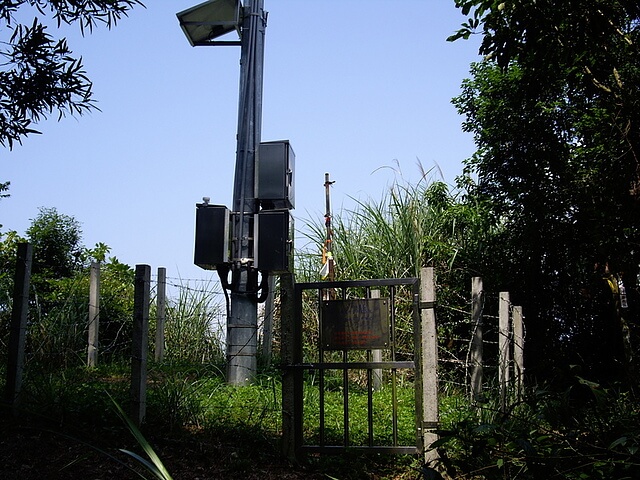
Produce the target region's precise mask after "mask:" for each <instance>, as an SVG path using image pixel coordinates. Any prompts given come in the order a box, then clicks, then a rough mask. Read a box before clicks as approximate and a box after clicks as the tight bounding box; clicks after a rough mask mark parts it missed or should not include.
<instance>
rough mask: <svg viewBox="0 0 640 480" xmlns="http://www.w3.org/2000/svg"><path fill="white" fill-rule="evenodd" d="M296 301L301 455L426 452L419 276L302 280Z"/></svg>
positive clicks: (295, 423) (294, 350)
mask: <svg viewBox="0 0 640 480" xmlns="http://www.w3.org/2000/svg"><path fill="white" fill-rule="evenodd" d="M293 300H294V302H293V304H294V305H293V306H294V321H293V325H292V331H291V332H290V339H291V345H290V347H291V351H290V352H291V356H290V360H289V364H288V365H285V369H286V370H287V371H288V375H289V378H291V379H292V384H291V386H292V390H293V405H292V408H291V411H290V413H291V415H290V418H289V421H291V426H292V427H293V432H292V433H293V445H294V448H295V454H299V453H305V452H307V453H310V452H318V453H334V452H340V451H343V450H347V449H349V450H362V451H367V452H372V453H401V454H416V453H420V452H422V450H423V446H422V442H423V438H422V434H421V432H422V428H423V427H424V423H423V418H422V416H423V414H422V412H423V409H422V401H423V400H422V392H423V389H422V378H421V377H422V375H421V368H420V362H421V354H420V352H421V351H422V348H421V341H422V334H421V321H420V308H421V307H423V305H421V303H420V281H419V279H417V278H405V279H383V280H361V281H342V282H317V283H297V284H295V287H294V299H293ZM284 341H285V339H284V338H283V343H284ZM291 417H292V418H291Z"/></svg>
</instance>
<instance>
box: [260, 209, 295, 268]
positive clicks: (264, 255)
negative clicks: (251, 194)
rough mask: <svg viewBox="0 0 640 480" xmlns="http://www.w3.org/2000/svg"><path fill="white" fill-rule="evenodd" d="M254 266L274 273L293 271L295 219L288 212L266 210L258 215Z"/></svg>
mask: <svg viewBox="0 0 640 480" xmlns="http://www.w3.org/2000/svg"><path fill="white" fill-rule="evenodd" d="M256 216H257V222H256V223H255V224H254V227H255V233H254V236H255V241H256V244H257V248H255V259H254V266H255V267H256V268H257V269H258V270H266V271H269V272H274V273H282V272H291V271H293V217H292V216H291V214H290V213H289V211H288V210H271V211H269V210H266V211H261V212H260V213H258V214H257V215H256Z"/></svg>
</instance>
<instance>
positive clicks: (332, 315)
mask: <svg viewBox="0 0 640 480" xmlns="http://www.w3.org/2000/svg"><path fill="white" fill-rule="evenodd" d="M321 314H322V344H323V348H324V349H325V350H371V349H384V348H389V343H390V335H389V299H388V298H355V299H349V300H326V301H323V302H322V311H321Z"/></svg>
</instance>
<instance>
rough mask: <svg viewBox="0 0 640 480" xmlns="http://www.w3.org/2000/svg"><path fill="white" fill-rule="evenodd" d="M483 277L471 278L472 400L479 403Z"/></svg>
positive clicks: (481, 375) (480, 390)
mask: <svg viewBox="0 0 640 480" xmlns="http://www.w3.org/2000/svg"><path fill="white" fill-rule="evenodd" d="M482 289H483V285H482V278H481V277H473V278H472V279H471V302H472V303H471V323H472V325H473V336H472V338H471V351H470V354H469V356H470V362H469V363H470V366H471V401H472V402H473V403H478V402H479V401H481V399H482V381H483V378H482V377H483V370H482V355H483V344H482V310H483V305H484V293H483V291H482Z"/></svg>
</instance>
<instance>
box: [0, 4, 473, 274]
mask: <svg viewBox="0 0 640 480" xmlns="http://www.w3.org/2000/svg"><path fill="white" fill-rule="evenodd" d="M146 3H147V8H146V9H143V8H139V9H137V10H135V11H133V12H132V13H131V15H130V16H129V17H128V18H126V19H124V20H123V21H122V22H121V23H120V24H119V25H118V26H116V27H115V28H114V29H112V30H111V31H108V30H106V29H103V28H100V29H98V30H96V31H94V32H93V33H92V34H90V35H88V36H85V37H82V36H80V35H79V33H78V31H77V28H66V29H65V30H64V32H63V33H64V35H65V36H66V37H67V38H68V41H69V46H70V48H71V49H72V50H73V52H74V54H76V55H78V56H82V57H83V63H84V66H85V70H86V71H87V74H88V76H89V77H90V78H91V80H92V81H93V83H94V94H95V98H96V99H97V100H98V106H99V107H100V109H101V111H100V112H97V111H96V112H93V113H90V114H88V115H85V116H83V117H79V118H77V119H76V118H65V119H63V120H62V121H60V122H57V121H56V120H55V118H54V119H53V120H49V121H45V122H42V123H40V124H39V125H38V126H37V128H38V129H39V130H40V131H42V133H43V134H42V135H35V136H32V137H29V138H27V139H26V140H25V141H24V143H23V145H22V146H20V145H18V146H16V147H14V150H13V151H9V150H2V151H0V155H1V160H0V162H1V169H0V172H1V173H0V182H1V181H10V182H11V188H10V194H11V196H10V197H9V198H6V199H3V200H1V201H0V224H2V225H3V229H2V230H3V231H6V230H16V231H18V233H20V234H23V233H24V231H25V230H26V228H28V226H29V224H30V221H31V219H33V218H34V217H35V216H36V215H37V214H38V208H39V207H55V208H57V209H58V211H59V212H60V213H64V214H67V215H72V216H73V217H75V218H76V219H77V220H78V221H79V222H81V224H82V229H83V232H84V243H85V245H87V246H93V245H94V244H95V243H96V242H103V243H106V244H107V245H109V246H110V247H111V248H112V252H111V254H112V255H115V256H116V257H118V259H120V260H121V261H123V262H125V263H128V264H129V265H131V266H134V265H135V264H142V263H144V264H149V265H151V266H152V270H153V271H155V269H156V268H157V267H160V266H164V267H166V268H167V275H168V276H169V277H172V278H178V277H180V278H182V279H184V280H185V281H186V280H191V279H208V278H210V277H212V274H211V272H206V271H204V270H200V269H199V268H198V267H196V266H194V265H193V237H194V215H195V203H197V202H200V201H201V199H202V197H203V196H208V197H210V198H211V201H212V203H218V204H226V205H228V206H230V205H231V196H232V188H233V172H234V162H235V147H236V143H235V136H236V128H237V105H238V80H239V59H240V50H239V48H238V47H196V48H193V47H191V46H190V45H189V43H188V42H187V40H186V38H185V37H184V34H183V33H182V31H181V29H180V27H179V25H178V21H177V19H176V15H175V14H176V13H177V12H179V11H182V10H185V9H187V8H189V7H192V6H194V5H196V4H198V3H199V0H195V1H194V0H174V1H171V2H169V1H153V0H148V1H147V2H146ZM264 5H265V10H267V11H268V12H269V17H268V26H267V30H266V46H265V64H264V89H263V124H262V140H263V141H269V140H282V139H288V140H290V141H291V145H292V146H293V149H294V151H295V153H296V192H295V197H296V209H295V210H294V212H293V213H294V217H295V218H296V226H297V227H299V228H302V226H303V225H304V222H305V220H306V219H310V218H312V219H315V218H321V216H322V213H323V212H324V187H323V183H324V174H325V172H329V173H330V175H331V177H332V179H333V180H335V181H336V183H335V185H334V186H333V187H332V203H333V206H334V211H339V210H340V208H341V207H344V208H348V207H349V206H352V205H353V200H352V198H356V199H367V198H372V199H375V200H378V199H380V198H381V197H382V196H383V194H384V192H385V190H386V188H387V187H388V186H389V185H390V184H391V183H392V182H393V181H394V175H397V173H394V172H396V171H397V168H398V165H399V166H400V169H401V171H402V175H403V177H404V178H405V179H406V180H408V181H417V180H418V178H419V177H420V170H419V168H418V166H417V163H418V159H419V161H420V162H421V164H422V165H423V166H424V168H426V169H433V174H434V176H435V177H434V178H436V179H444V180H445V181H446V182H447V183H451V184H452V183H453V182H454V179H455V176H456V175H458V174H459V173H460V172H461V169H462V166H461V162H462V160H464V159H465V158H467V157H469V156H470V155H471V154H472V153H473V151H474V146H473V141H472V138H471V136H470V135H469V134H465V133H463V132H462V131H461V122H462V118H461V117H460V116H458V115H457V113H456V111H455V108H454V107H453V106H452V105H451V103H450V100H451V98H452V97H454V96H456V95H457V94H458V93H459V91H460V84H461V82H462V80H463V79H464V78H466V77H467V76H468V71H469V65H470V63H471V62H473V61H476V60H478V56H477V49H478V42H479V39H472V40H470V41H467V42H465V41H457V42H454V43H448V42H446V41H445V39H446V37H447V36H448V35H450V34H451V33H452V32H453V31H455V30H456V29H457V28H458V26H459V25H460V23H462V22H463V21H464V17H463V16H462V15H461V14H460V11H459V10H457V9H456V8H455V7H454V2H453V0H406V1H402V2H400V1H398V0H369V1H367V2H365V1H357V0H324V1H322V2H311V1H307V0H264ZM51 33H52V34H54V35H58V33H56V32H55V31H54V30H51ZM384 167H390V168H384ZM394 169H395V170H394ZM440 172H442V177H440Z"/></svg>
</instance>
